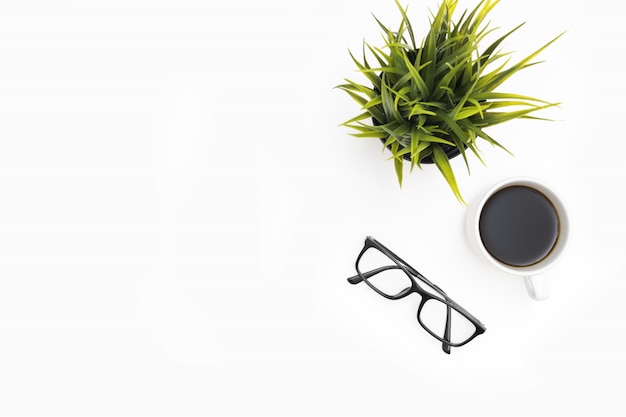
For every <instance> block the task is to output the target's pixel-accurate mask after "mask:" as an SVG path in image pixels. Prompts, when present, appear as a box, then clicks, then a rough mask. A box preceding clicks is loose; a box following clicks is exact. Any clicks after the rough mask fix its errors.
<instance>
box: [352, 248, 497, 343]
mask: <svg viewBox="0 0 626 417" xmlns="http://www.w3.org/2000/svg"><path fill="white" fill-rule="evenodd" d="M390 261H391V262H392V263H391V264H390ZM356 271H357V274H358V275H355V276H353V277H350V278H348V282H350V284H358V283H360V282H365V283H366V284H367V285H368V286H369V287H370V288H371V289H373V290H374V291H376V292H377V293H378V294H380V295H382V296H383V297H385V298H387V299H389V300H399V299H401V298H404V297H406V296H408V295H409V294H412V293H418V294H419V295H420V296H421V297H422V300H421V302H420V305H419V307H418V309H417V321H418V322H419V324H420V325H421V326H422V327H423V328H424V330H426V331H427V332H428V333H429V334H430V335H431V336H433V337H434V338H436V339H437V340H439V341H440V342H442V343H443V346H442V347H443V351H444V352H446V353H448V354H449V353H450V347H451V346H452V347H460V346H463V345H465V344H467V343H468V342H470V341H471V340H472V339H474V338H475V337H476V336H478V335H480V334H483V333H484V332H485V330H486V328H485V326H484V325H483V324H482V323H481V322H480V321H479V320H478V319H477V318H476V317H474V316H472V315H471V314H470V313H469V312H468V311H467V310H465V309H464V308H463V307H461V306H460V305H459V304H457V303H456V302H455V301H454V300H452V299H451V298H450V297H448V296H447V295H446V293H445V292H443V290H442V289H441V288H439V287H437V286H436V285H434V284H433V283H432V282H430V281H429V280H428V279H426V277H424V276H423V275H422V274H420V273H419V272H417V271H416V270H415V269H414V268H413V267H411V266H410V265H409V264H408V263H406V262H405V261H403V260H402V259H401V258H400V257H399V256H398V255H396V254H395V253H393V252H392V251H390V250H389V249H387V248H386V247H385V246H383V244H381V243H380V242H378V241H377V240H376V239H374V238H372V237H371V236H368V237H367V238H366V239H365V245H364V246H363V249H362V250H361V253H360V254H359V256H358V258H357V260H356ZM453 324H454V329H453V328H452V325H453Z"/></svg>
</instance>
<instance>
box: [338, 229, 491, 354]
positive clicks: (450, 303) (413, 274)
mask: <svg viewBox="0 0 626 417" xmlns="http://www.w3.org/2000/svg"><path fill="white" fill-rule="evenodd" d="M369 248H375V249H378V250H379V251H380V252H381V253H382V254H384V255H385V256H387V257H388V258H389V259H390V260H392V261H393V262H394V263H395V266H394V265H388V266H383V267H380V268H377V269H374V270H372V271H367V272H362V271H361V270H360V268H359V263H360V261H361V258H362V257H363V255H364V254H365V252H366V251H367V250H368V249H369ZM398 268H399V269H401V270H402V271H404V272H405V273H406V275H407V276H408V277H409V279H410V280H411V286H410V287H407V288H405V289H404V290H402V291H400V292H399V293H398V294H396V295H389V294H386V293H384V292H382V291H381V290H379V289H378V288H376V286H374V285H373V284H372V283H371V282H369V279H368V278H371V277H372V276H374V275H376V274H378V273H380V272H383V271H387V270H390V269H398ZM355 269H356V271H357V274H358V275H355V276H353V277H350V278H348V282H350V284H358V283H360V282H361V281H363V282H365V283H366V284H367V285H368V286H369V287H370V288H371V289H372V290H374V291H375V292H376V293H378V294H379V295H381V296H383V297H385V298H387V299H389V300H400V299H402V298H404V297H406V296H408V295H409V294H412V293H417V294H419V295H420V297H421V301H420V305H419V307H418V309H417V321H418V323H419V324H420V326H422V328H423V329H424V330H426V331H427V332H428V333H429V334H430V335H431V336H433V337H434V338H435V339H437V340H439V341H440V342H442V343H443V350H444V351H445V352H446V353H450V349H449V347H450V346H452V347H461V346H463V345H466V344H467V343H469V342H470V341H472V340H473V339H474V338H475V337H476V336H478V335H481V334H483V333H485V331H486V330H487V329H486V327H485V326H484V325H483V324H482V323H481V322H480V320H478V319H477V318H476V317H474V316H473V315H472V314H471V313H470V312H468V311H467V310H465V309H464V308H463V307H461V306H460V305H459V304H458V303H457V302H456V301H454V300H452V299H451V298H450V297H448V295H447V294H446V293H445V292H444V291H443V290H442V289H441V288H439V287H438V286H436V285H435V284H433V283H432V282H430V281H429V280H428V279H427V278H426V277H425V276H423V275H422V274H420V273H419V272H418V271H417V270H415V268H413V267H412V266H411V265H409V264H408V263H407V262H406V261H405V260H403V259H402V258H400V257H399V256H398V255H396V254H395V253H393V252H392V251H391V250H390V249H388V248H387V247H386V246H384V245H383V244H382V243H380V242H378V241H377V240H376V239H374V238H373V237H371V236H368V237H367V238H366V239H365V244H364V246H363V249H362V250H361V252H360V253H359V256H358V257H357V259H356V263H355ZM416 278H417V279H416ZM418 279H419V280H420V281H422V284H423V285H424V284H425V285H428V286H429V287H430V288H432V289H433V290H434V292H437V293H439V294H440V295H441V296H440V297H437V296H436V295H434V294H431V293H430V292H428V291H425V290H424V289H423V288H422V287H420V285H419V283H418V282H417V280H418ZM431 299H434V300H438V301H439V302H441V303H443V304H445V305H446V307H447V318H446V328H445V332H444V337H441V336H439V335H438V334H436V333H434V332H433V331H432V330H431V329H429V328H428V326H426V325H425V324H424V323H423V322H422V319H421V312H422V309H423V308H424V305H425V304H426V303H427V302H428V301H429V300H431ZM451 309H454V310H455V311H457V312H458V313H459V314H461V315H462V316H464V317H465V318H466V319H467V320H469V321H470V322H471V323H472V324H473V325H474V327H475V329H476V330H475V331H474V333H473V334H472V335H471V336H470V337H469V338H467V339H466V340H464V341H463V342H459V343H453V342H452V341H450V322H451V320H450V319H451V313H452V311H451Z"/></svg>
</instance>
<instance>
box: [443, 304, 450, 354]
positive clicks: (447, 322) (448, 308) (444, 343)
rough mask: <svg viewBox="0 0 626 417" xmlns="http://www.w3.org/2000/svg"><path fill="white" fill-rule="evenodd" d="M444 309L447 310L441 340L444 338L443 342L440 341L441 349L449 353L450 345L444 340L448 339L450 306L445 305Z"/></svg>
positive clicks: (447, 340)
mask: <svg viewBox="0 0 626 417" xmlns="http://www.w3.org/2000/svg"><path fill="white" fill-rule="evenodd" d="M446 310H448V313H447V315H446V329H445V331H444V333H443V340H445V342H443V343H442V345H441V348H442V349H443V351H444V352H446V353H447V354H448V355H449V354H450V345H449V344H448V343H446V342H449V341H450V328H451V327H452V325H451V323H452V308H451V307H450V306H447V308H446Z"/></svg>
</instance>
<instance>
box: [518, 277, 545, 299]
mask: <svg viewBox="0 0 626 417" xmlns="http://www.w3.org/2000/svg"><path fill="white" fill-rule="evenodd" d="M524 284H526V291H528V295H530V297H531V298H532V299H534V300H537V301H541V300H545V299H546V298H548V297H550V289H549V288H548V281H547V280H546V277H544V276H543V274H539V275H532V276H525V277H524Z"/></svg>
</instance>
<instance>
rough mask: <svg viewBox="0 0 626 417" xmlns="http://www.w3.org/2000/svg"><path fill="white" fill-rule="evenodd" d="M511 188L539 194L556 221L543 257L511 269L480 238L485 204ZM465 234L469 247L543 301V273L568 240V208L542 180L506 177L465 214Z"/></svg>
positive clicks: (561, 252) (545, 295)
mask: <svg viewBox="0 0 626 417" xmlns="http://www.w3.org/2000/svg"><path fill="white" fill-rule="evenodd" d="M510 187H524V188H526V189H530V190H531V191H535V192H539V193H540V194H541V195H542V196H543V197H545V199H547V200H548V202H549V203H550V204H551V206H552V208H553V209H554V213H555V214H556V218H557V220H558V225H557V232H556V239H555V241H554V243H553V245H552V247H551V248H550V250H549V251H548V253H547V254H546V255H545V256H544V257H542V258H541V259H540V260H538V261H536V262H534V263H532V264H530V265H522V266H514V265H511V264H507V263H505V262H503V261H501V260H499V259H498V258H496V257H495V256H494V255H493V254H492V253H491V252H490V251H489V250H488V249H487V248H486V247H485V242H484V241H483V236H482V235H481V216H482V214H483V212H484V209H485V205H486V204H487V203H488V202H489V201H490V199H491V198H492V197H493V196H494V195H495V194H497V193H498V192H500V191H502V190H504V189H507V188H510ZM466 232H467V238H468V240H469V242H470V245H471V246H472V247H473V248H474V250H475V251H477V252H478V253H479V254H480V255H481V256H482V257H483V258H484V259H486V260H487V261H488V262H489V263H490V264H492V265H494V266H496V267H497V268H499V269H501V270H503V271H505V272H508V273H510V274H514V275H517V276H521V277H523V278H524V283H525V285H526V290H527V291H528V295H530V297H532V298H533V299H535V300H544V299H546V298H548V297H549V296H550V291H549V289H548V285H547V281H546V279H545V276H543V273H544V272H545V271H547V270H548V269H550V268H551V267H553V266H554V265H555V264H556V263H557V262H558V261H559V260H560V259H561V257H562V256H563V254H564V253H565V249H566V247H567V244H568V241H569V238H570V221H569V217H568V214H567V209H566V207H565V204H564V203H563V200H562V199H561V198H560V197H559V195H558V194H557V193H556V192H555V191H554V189H553V188H552V187H550V186H548V185H547V184H546V183H544V182H542V181H539V180H537V179H534V178H528V177H516V178H509V179H507V180H504V181H502V182H500V183H498V184H496V185H495V186H493V187H492V188H491V189H490V190H489V191H487V192H486V193H485V194H484V195H483V196H482V197H481V198H480V200H478V202H477V203H476V204H473V205H472V206H471V207H470V209H469V211H468V214H467V221H466ZM485 234H486V233H485Z"/></svg>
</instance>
